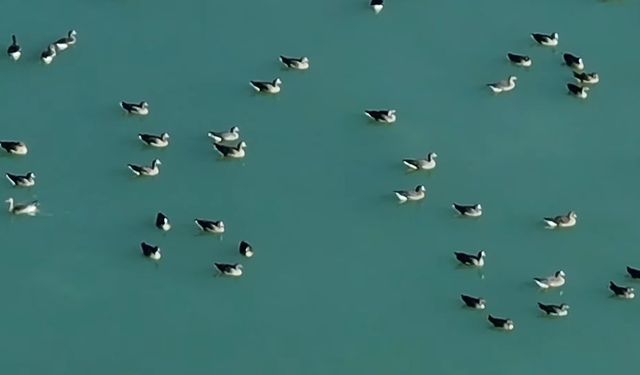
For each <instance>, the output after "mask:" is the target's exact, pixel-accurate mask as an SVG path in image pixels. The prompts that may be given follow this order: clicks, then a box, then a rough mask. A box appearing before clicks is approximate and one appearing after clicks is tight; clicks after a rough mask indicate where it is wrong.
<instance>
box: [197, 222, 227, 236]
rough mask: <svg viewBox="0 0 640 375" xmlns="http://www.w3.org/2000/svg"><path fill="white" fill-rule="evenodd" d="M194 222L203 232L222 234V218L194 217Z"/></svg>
mask: <svg viewBox="0 0 640 375" xmlns="http://www.w3.org/2000/svg"><path fill="white" fill-rule="evenodd" d="M195 223H196V225H197V226H198V228H200V230H201V231H203V232H209V233H215V234H222V233H224V222H223V221H222V220H218V221H213V220H205V219H195Z"/></svg>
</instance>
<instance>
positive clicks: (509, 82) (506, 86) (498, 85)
mask: <svg viewBox="0 0 640 375" xmlns="http://www.w3.org/2000/svg"><path fill="white" fill-rule="evenodd" d="M517 80H518V77H516V76H509V78H507V79H506V80H504V81H500V82H494V83H487V86H488V87H489V88H490V89H491V91H493V92H494V93H495V94H499V93H501V92H507V91H511V90H513V89H515V88H516V81H517Z"/></svg>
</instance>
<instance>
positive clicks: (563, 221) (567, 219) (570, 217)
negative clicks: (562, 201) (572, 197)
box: [543, 211, 578, 229]
mask: <svg viewBox="0 0 640 375" xmlns="http://www.w3.org/2000/svg"><path fill="white" fill-rule="evenodd" d="M543 220H544V222H545V223H546V224H547V228H549V229H553V228H557V227H560V228H570V227H573V226H575V225H576V224H577V223H578V215H577V214H576V213H575V212H573V211H569V213H567V214H566V215H559V216H556V217H545V218H544V219H543Z"/></svg>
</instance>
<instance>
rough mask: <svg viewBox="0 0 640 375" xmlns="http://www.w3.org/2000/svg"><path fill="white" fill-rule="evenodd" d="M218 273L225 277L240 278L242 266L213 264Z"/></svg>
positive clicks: (237, 264)
mask: <svg viewBox="0 0 640 375" xmlns="http://www.w3.org/2000/svg"><path fill="white" fill-rule="evenodd" d="M213 265H214V266H215V267H216V268H217V269H218V271H220V272H221V273H222V274H223V275H226V276H242V264H239V263H236V264H227V263H214V264H213Z"/></svg>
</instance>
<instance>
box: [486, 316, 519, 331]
mask: <svg viewBox="0 0 640 375" xmlns="http://www.w3.org/2000/svg"><path fill="white" fill-rule="evenodd" d="M488 319H489V322H491V324H493V326H494V327H496V328H499V329H503V330H505V331H512V330H513V329H514V328H515V325H514V324H513V321H512V320H511V319H504V318H496V317H494V316H492V315H489V317H488Z"/></svg>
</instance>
